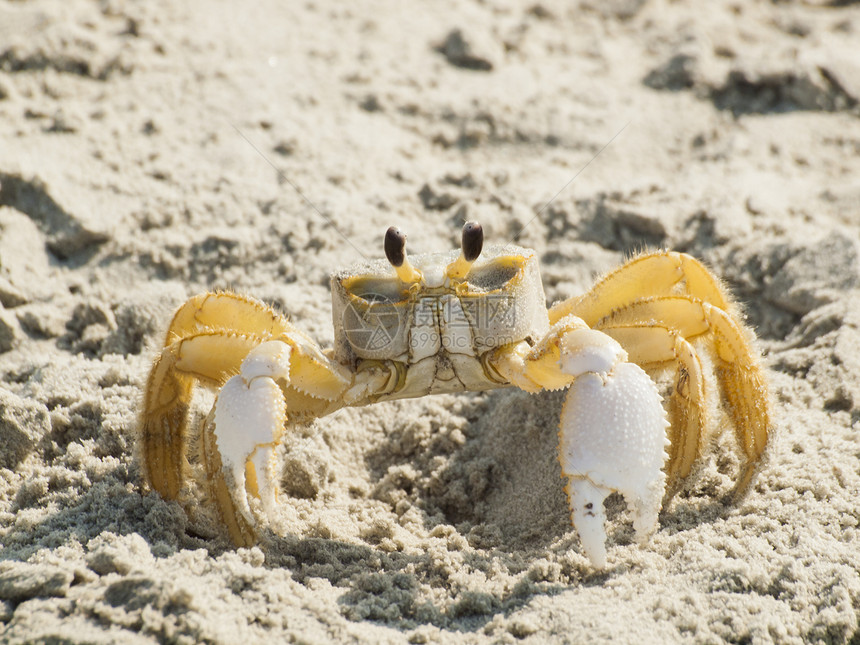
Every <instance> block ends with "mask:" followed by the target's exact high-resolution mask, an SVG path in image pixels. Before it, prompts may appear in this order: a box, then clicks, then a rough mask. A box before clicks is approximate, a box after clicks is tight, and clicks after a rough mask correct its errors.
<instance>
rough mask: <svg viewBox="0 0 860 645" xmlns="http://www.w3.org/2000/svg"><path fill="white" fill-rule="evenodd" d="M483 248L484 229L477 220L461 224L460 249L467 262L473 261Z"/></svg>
mask: <svg viewBox="0 0 860 645" xmlns="http://www.w3.org/2000/svg"><path fill="white" fill-rule="evenodd" d="M483 248H484V229H483V228H481V225H480V224H479V223H478V222H466V224H465V225H464V226H463V238H462V242H461V249H462V251H463V258H464V259H465V260H466V261H467V262H474V261H475V260H477V259H478V256H479V255H481V250H482V249H483Z"/></svg>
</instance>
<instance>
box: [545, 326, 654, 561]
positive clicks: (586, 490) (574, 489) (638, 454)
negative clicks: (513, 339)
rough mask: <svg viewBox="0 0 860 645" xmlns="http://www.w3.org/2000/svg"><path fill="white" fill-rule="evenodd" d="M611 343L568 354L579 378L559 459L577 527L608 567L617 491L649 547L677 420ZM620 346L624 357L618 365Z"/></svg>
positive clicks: (567, 362) (566, 360)
mask: <svg viewBox="0 0 860 645" xmlns="http://www.w3.org/2000/svg"><path fill="white" fill-rule="evenodd" d="M573 333H575V334H580V335H581V334H588V335H591V334H596V333H599V332H594V331H592V330H582V331H577V332H573ZM601 335H602V334H601ZM605 338H608V337H605ZM609 340H610V341H611V343H601V344H600V345H597V346H596V347H597V349H596V350H595V345H585V346H582V347H578V348H571V349H568V351H569V352H570V354H569V355H568V356H566V357H563V358H562V361H561V363H562V369H563V370H565V371H566V372H567V373H569V374H571V376H575V377H576V380H575V381H574V382H573V384H572V385H571V386H570V390H569V392H568V394H567V398H566V399H565V403H564V408H563V409H562V413H561V421H560V423H559V461H560V463H561V469H562V475H563V476H564V477H567V478H568V482H567V485H566V486H565V490H566V491H567V494H568V501H569V502H570V517H571V523H572V524H573V525H574V527H575V528H576V530H577V532H578V533H579V537H580V540H581V542H582V547H583V550H584V551H585V554H586V555H587V556H588V558H589V560H591V562H592V564H593V565H594V566H596V567H604V566H606V546H605V542H606V530H605V528H604V522H605V520H606V515H605V512H604V509H603V501H604V499H606V497H607V496H608V495H609V494H610V493H612V492H614V491H617V492H619V493H621V494H622V495H623V496H624V499H625V501H626V502H627V505H628V507H629V508H630V510H631V512H632V513H633V527H634V529H635V530H636V537H637V540H639V541H644V540H645V539H646V538H647V537H648V536H649V535H650V534H651V533H653V532H654V530H655V529H656V527H657V514H658V513H659V512H660V506H661V502H662V499H663V493H664V490H665V486H666V476H665V475H664V474H663V464H664V462H665V460H666V458H667V455H666V451H665V448H666V446H667V445H668V443H669V442H668V440H667V439H666V427H667V426H668V425H669V422H668V421H667V419H666V412H665V411H664V410H663V406H662V405H661V397H660V394H659V393H658V392H657V388H656V386H655V385H654V382H653V381H652V380H651V378H650V377H649V376H648V375H647V374H646V373H645V372H644V371H643V370H642V368H640V367H639V366H638V365H635V364H633V363H626V362H623V360H624V359H625V358H626V352H624V350H623V349H621V346H620V345H618V344H617V343H615V341H612V340H611V339H609ZM612 344H614V345H615V346H616V347H617V351H616V352H615V355H614V358H615V361H613V362H610V361H609V360H607V359H611V358H612V353H611V351H610V350H611V349H613V348H612ZM613 363H614V364H613Z"/></svg>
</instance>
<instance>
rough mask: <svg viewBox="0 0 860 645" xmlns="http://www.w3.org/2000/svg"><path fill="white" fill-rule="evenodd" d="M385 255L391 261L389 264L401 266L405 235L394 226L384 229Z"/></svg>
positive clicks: (404, 253) (404, 256)
mask: <svg viewBox="0 0 860 645" xmlns="http://www.w3.org/2000/svg"><path fill="white" fill-rule="evenodd" d="M384 246H385V257H387V258H388V261H389V262H391V266H394V267H400V266H403V261H404V260H405V259H406V235H405V234H404V233H403V232H401V230H400V229H399V228H397V227H396V226H392V227H390V228H389V229H388V230H387V231H385V244H384Z"/></svg>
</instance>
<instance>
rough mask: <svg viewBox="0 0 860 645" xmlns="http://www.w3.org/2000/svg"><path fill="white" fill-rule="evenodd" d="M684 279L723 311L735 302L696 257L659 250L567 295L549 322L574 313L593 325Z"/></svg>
mask: <svg viewBox="0 0 860 645" xmlns="http://www.w3.org/2000/svg"><path fill="white" fill-rule="evenodd" d="M681 280H684V281H685V284H686V288H685V289H684V293H687V294H689V295H691V296H693V297H695V298H698V299H700V300H702V301H703V302H707V303H710V304H711V305H713V306H715V307H719V308H720V309H723V310H724V311H731V310H732V305H731V301H730V300H729V298H728V296H727V295H726V292H725V289H724V288H723V286H722V285H721V283H720V282H719V280H717V279H716V278H715V277H714V276H713V275H712V274H711V273H710V272H709V271H708V270H707V269H706V268H705V267H704V265H703V264H702V263H701V262H699V261H698V260H697V259H696V258H694V257H692V256H690V255H687V254H686V253H677V252H675V251H659V252H657V253H649V254H647V255H640V256H639V257H637V258H633V259H632V260H630V261H629V262H627V263H626V264H624V265H622V266H620V267H618V268H617V269H615V270H614V271H612V272H611V273H609V274H608V275H606V276H605V277H604V278H603V279H602V280H600V281H599V282H598V283H597V284H595V285H594V286H593V287H592V288H591V289H590V290H589V291H588V292H587V293H585V294H583V295H582V296H578V297H573V298H568V299H567V300H563V301H561V302H559V303H556V304H555V305H553V306H552V307H551V308H550V310H549V321H550V324H554V323H555V322H556V321H558V320H560V319H561V318H563V317H564V316H566V315H569V314H573V315H575V316H578V317H579V318H582V319H583V320H584V321H585V322H586V323H587V324H588V325H589V326H591V327H594V326H595V325H596V324H597V321H599V320H600V319H601V318H603V317H605V316H608V315H609V314H610V313H612V312H613V311H614V310H616V309H618V308H620V307H623V306H625V305H627V304H628V303H630V302H633V301H635V300H638V299H639V298H643V297H648V296H660V295H668V294H670V293H672V290H673V289H674V288H675V285H677V284H678V283H679V282H681Z"/></svg>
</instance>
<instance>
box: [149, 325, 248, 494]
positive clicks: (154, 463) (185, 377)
mask: <svg viewBox="0 0 860 645" xmlns="http://www.w3.org/2000/svg"><path fill="white" fill-rule="evenodd" d="M260 342H261V339H260V338H257V337H254V336H242V335H238V334H235V333H229V332H224V331H209V332H205V333H198V334H197V335H195V336H190V337H187V338H183V339H181V340H177V341H175V342H173V343H171V344H170V345H168V346H167V347H165V348H164V349H163V350H162V352H161V356H159V357H158V358H157V359H156V361H155V363H154V364H153V366H152V370H151V371H150V373H149V379H148V380H147V384H146V394H145V398H144V405H143V413H142V414H141V423H140V433H141V444H142V455H141V457H142V460H141V461H142V467H143V470H144V475H145V477H146V480H147V481H148V482H149V484H150V485H151V486H152V487H153V488H154V489H155V490H156V491H157V492H158V493H159V494H160V495H161V496H162V497H164V498H165V499H176V498H177V496H178V495H179V491H180V490H181V489H182V485H183V483H184V481H185V471H186V470H187V465H186V464H187V462H186V458H185V450H186V444H187V442H188V437H187V435H188V406H189V404H190V402H191V394H192V390H193V387H194V382H195V380H196V381H203V382H204V383H207V384H209V385H213V386H217V385H220V384H221V383H223V382H224V380H225V379H226V378H227V375H228V374H230V373H235V372H236V370H237V369H238V367H239V365H240V363H241V362H242V359H244V357H245V356H246V355H247V354H248V352H249V351H250V350H251V349H252V348H253V347H254V346H256V345H259V344H260Z"/></svg>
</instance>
